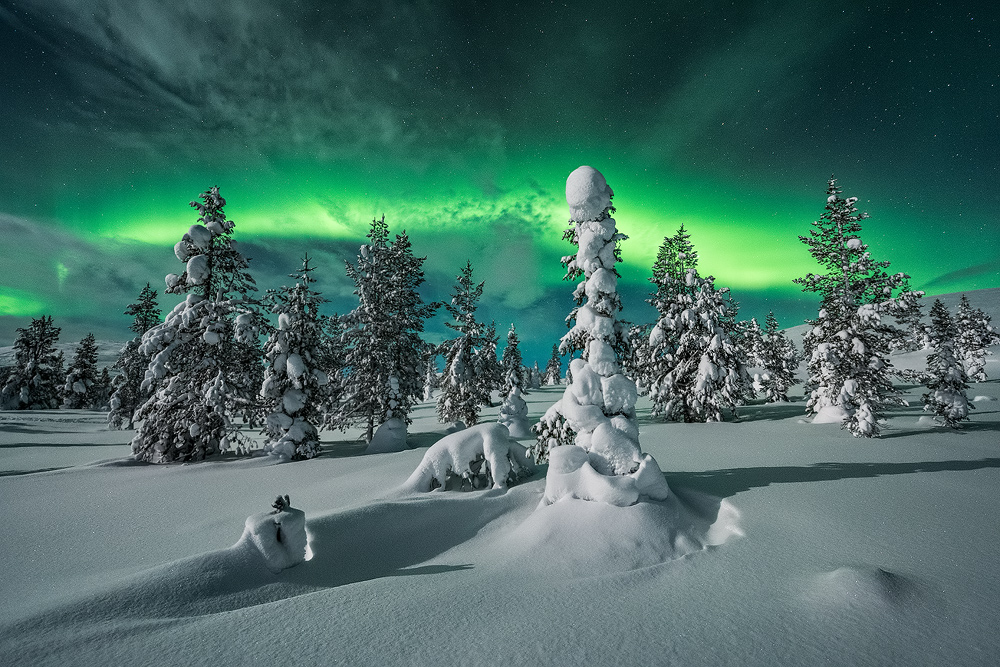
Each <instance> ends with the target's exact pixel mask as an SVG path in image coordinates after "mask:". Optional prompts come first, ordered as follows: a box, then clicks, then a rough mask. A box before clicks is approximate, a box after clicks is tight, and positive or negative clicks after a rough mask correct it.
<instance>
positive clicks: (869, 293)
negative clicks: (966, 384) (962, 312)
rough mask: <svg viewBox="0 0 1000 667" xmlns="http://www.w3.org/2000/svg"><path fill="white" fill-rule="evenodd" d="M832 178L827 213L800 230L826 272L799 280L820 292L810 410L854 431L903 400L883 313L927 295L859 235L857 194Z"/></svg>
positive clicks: (868, 428) (871, 426)
mask: <svg viewBox="0 0 1000 667" xmlns="http://www.w3.org/2000/svg"><path fill="white" fill-rule="evenodd" d="M840 194H841V190H840V188H839V187H838V186H837V181H836V179H834V178H831V179H830V181H829V185H828V187H827V201H826V207H825V211H824V213H823V215H822V216H821V217H820V219H819V220H817V221H815V222H813V223H812V224H813V229H811V230H810V232H809V236H800V237H799V240H801V241H802V242H803V243H804V244H806V245H807V246H808V247H809V252H810V254H811V255H812V256H813V258H814V259H815V260H816V261H817V262H818V263H819V264H820V266H821V267H822V269H823V270H824V271H825V273H820V274H814V273H809V274H807V275H806V276H805V277H804V278H796V279H795V281H794V282H796V283H798V284H800V285H802V290H803V291H804V292H816V293H819V294H820V295H821V297H822V301H821V304H820V311H819V314H818V316H817V318H816V319H815V320H810V321H808V324H810V325H811V326H812V329H810V330H809V331H807V332H806V335H805V336H804V337H803V343H804V346H805V354H806V357H807V358H808V360H809V362H808V368H809V380H808V382H807V383H806V387H805V388H806V393H807V394H808V396H809V398H808V401H807V404H806V411H807V412H810V413H812V414H814V415H815V417H814V419H813V422H814V423H823V422H840V423H842V424H843V426H844V428H847V429H848V430H849V431H850V432H851V433H852V434H853V435H854V436H856V437H874V436H878V435H879V432H880V426H879V422H880V421H881V420H882V419H883V416H884V411H885V409H886V406H888V405H892V404H896V405H899V404H902V403H903V401H902V398H901V397H900V395H899V392H898V391H897V390H896V389H895V387H893V385H892V381H891V379H890V378H891V373H892V365H891V364H890V362H889V359H888V351H889V341H890V340H892V339H893V337H895V335H896V332H895V330H894V328H893V327H892V326H891V325H889V324H886V323H885V322H884V320H883V316H885V315H889V316H895V315H896V314H897V313H899V312H901V311H903V310H905V309H906V308H907V307H909V306H910V304H912V302H913V300H915V299H916V298H918V297H920V296H922V295H923V293H922V292H909V291H902V288H903V287H904V286H905V285H906V280H907V279H908V278H909V276H908V275H906V274H905V273H897V274H894V275H889V274H887V273H886V272H885V271H884V269H885V268H886V267H888V266H889V262H887V261H875V260H874V259H873V258H872V256H871V253H870V252H868V246H866V245H865V244H864V243H862V241H861V239H860V238H859V237H858V234H859V233H860V232H861V221H862V220H864V219H865V218H867V217H868V216H867V214H866V213H859V212H858V210H857V207H856V204H857V198H856V197H849V198H847V199H844V198H842V197H841V196H840Z"/></svg>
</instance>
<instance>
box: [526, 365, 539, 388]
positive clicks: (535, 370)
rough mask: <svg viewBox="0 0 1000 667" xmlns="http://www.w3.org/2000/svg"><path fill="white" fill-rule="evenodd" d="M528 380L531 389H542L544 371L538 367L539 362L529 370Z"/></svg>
mask: <svg viewBox="0 0 1000 667" xmlns="http://www.w3.org/2000/svg"><path fill="white" fill-rule="evenodd" d="M528 378H529V380H528V388H529V389H541V388H542V370H541V369H540V368H539V367H538V362H537V361H536V362H535V363H534V364H533V365H532V367H531V368H529V369H528Z"/></svg>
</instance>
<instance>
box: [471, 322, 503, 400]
mask: <svg viewBox="0 0 1000 667" xmlns="http://www.w3.org/2000/svg"><path fill="white" fill-rule="evenodd" d="M499 343H500V336H499V335H498V334H497V325H496V322H490V323H489V324H488V325H487V326H486V330H485V332H484V333H483V336H482V344H481V345H480V346H479V347H478V348H477V349H476V352H475V354H474V355H473V360H472V365H473V368H474V369H475V374H476V382H477V383H479V384H480V386H481V388H482V392H483V396H484V402H483V405H484V406H487V407H492V406H493V392H494V391H497V390H502V389H503V386H504V382H505V378H504V369H503V366H502V365H501V363H500V359H499V358H498V357H497V345H498V344H499ZM501 394H502V391H501Z"/></svg>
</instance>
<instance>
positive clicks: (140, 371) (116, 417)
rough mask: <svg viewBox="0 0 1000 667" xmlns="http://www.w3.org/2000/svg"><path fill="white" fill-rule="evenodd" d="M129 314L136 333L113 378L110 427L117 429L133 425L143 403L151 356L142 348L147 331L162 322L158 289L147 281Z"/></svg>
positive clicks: (128, 344)
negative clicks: (138, 409) (145, 380)
mask: <svg viewBox="0 0 1000 667" xmlns="http://www.w3.org/2000/svg"><path fill="white" fill-rule="evenodd" d="M125 314H126V315H132V316H133V318H134V319H133V320H132V324H131V325H129V329H130V330H131V331H132V332H133V333H135V335H136V336H135V338H133V339H132V340H130V341H128V342H127V343H125V345H124V347H122V349H121V352H119V353H118V359H117V360H116V361H115V364H114V368H115V369H116V370H117V371H118V375H116V376H115V377H114V379H113V380H112V381H111V389H112V393H111V398H110V400H109V403H108V407H109V410H108V427H109V428H111V429H113V430H121V429H126V428H132V426H133V419H132V415H133V414H134V413H135V411H136V409H137V408H138V407H139V405H141V403H142V399H143V394H142V389H141V387H142V381H143V379H144V377H145V375H146V368H147V367H148V366H149V358H148V357H145V356H143V354H142V353H141V352H140V351H139V349H140V346H141V344H142V336H143V334H145V333H146V332H147V331H149V330H150V329H152V328H153V327H155V326H156V325H157V324H159V323H160V314H161V313H160V306H159V304H158V303H157V301H156V290H154V289H153V288H152V287H150V285H149V283H146V286H145V287H143V288H142V290H141V291H140V292H139V298H138V299H137V300H136V301H135V303H130V304H129V305H128V306H127V307H126V308H125Z"/></svg>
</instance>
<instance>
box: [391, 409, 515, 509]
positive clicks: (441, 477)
mask: <svg viewBox="0 0 1000 667" xmlns="http://www.w3.org/2000/svg"><path fill="white" fill-rule="evenodd" d="M533 470H534V463H532V461H531V459H530V458H528V455H527V450H526V448H525V447H523V446H522V445H520V444H518V443H517V442H515V441H514V440H511V438H510V433H509V432H508V431H507V427H506V426H504V425H503V424H496V423H489V422H487V423H483V424H476V425H475V426H470V427H469V428H467V429H465V430H463V431H458V432H457V433H452V434H450V435H446V436H445V437H443V438H441V439H440V440H438V441H437V442H435V443H434V444H433V445H431V447H430V449H428V450H427V452H426V453H425V454H424V458H423V460H421V461H420V465H419V466H417V469H416V470H414V471H413V474H411V475H410V477H409V479H407V480H406V483H405V484H404V485H403V486H404V488H406V489H408V490H410V491H414V492H416V491H432V490H434V489H435V488H438V487H440V488H442V489H446V488H447V486H448V480H449V478H457V479H459V480H461V481H460V485H461V486H462V487H464V486H465V484H466V483H468V484H469V486H470V487H472V488H478V486H480V485H485V484H489V485H492V487H493V488H494V489H503V488H506V487H507V485H508V484H511V483H515V482H517V481H518V480H519V479H521V478H522V477H526V476H527V475H530V474H531V472H532V471H533ZM483 482H485V484H483Z"/></svg>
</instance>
